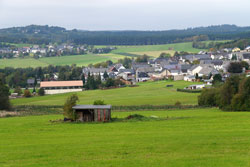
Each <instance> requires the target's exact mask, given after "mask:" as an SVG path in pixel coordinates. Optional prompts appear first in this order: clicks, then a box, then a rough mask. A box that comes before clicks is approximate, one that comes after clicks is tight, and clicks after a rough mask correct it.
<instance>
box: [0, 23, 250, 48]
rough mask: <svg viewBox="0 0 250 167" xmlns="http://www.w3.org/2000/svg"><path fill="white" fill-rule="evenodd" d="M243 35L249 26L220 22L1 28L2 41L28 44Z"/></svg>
mask: <svg viewBox="0 0 250 167" xmlns="http://www.w3.org/2000/svg"><path fill="white" fill-rule="evenodd" d="M242 38H250V27H238V26H235V25H219V26H209V27H198V28H188V29H184V30H168V31H83V30H76V29H74V30H66V29H65V28H61V27H50V26H37V25H30V26H26V27H13V28H6V29H0V41H1V42H7V43H29V44H49V43H51V42H52V43H55V42H57V43H65V42H70V43H75V44H89V45H156V44H166V43H176V42H187V41H205V40H237V39H242Z"/></svg>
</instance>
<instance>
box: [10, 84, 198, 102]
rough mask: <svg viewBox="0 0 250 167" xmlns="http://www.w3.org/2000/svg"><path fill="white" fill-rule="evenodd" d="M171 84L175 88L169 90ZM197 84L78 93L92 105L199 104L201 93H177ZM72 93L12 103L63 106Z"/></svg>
mask: <svg viewBox="0 0 250 167" xmlns="http://www.w3.org/2000/svg"><path fill="white" fill-rule="evenodd" d="M168 84H171V85H174V87H170V88H167V87H166V85H168ZM191 84H196V83H192V82H185V81H159V82H146V83H140V84H139V87H126V88H118V89H109V90H90V91H83V92H78V93H77V95H78V96H79V99H80V102H79V103H80V104H92V103H93V102H94V101H95V100H99V99H100V100H104V101H105V103H107V104H111V105H119V106H120V105H173V104H175V103H176V102H177V101H180V102H181V103H182V104H194V105H195V104H197V97H198V95H199V93H183V92H177V91H176V89H177V88H184V87H186V86H188V85H191ZM71 94H72V93H66V94H57V95H47V96H42V97H33V98H19V99H14V100H12V101H11V102H12V103H13V104H14V105H63V104H64V102H65V100H66V98H67V97H68V96H70V95H71Z"/></svg>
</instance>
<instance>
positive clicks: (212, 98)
mask: <svg viewBox="0 0 250 167" xmlns="http://www.w3.org/2000/svg"><path fill="white" fill-rule="evenodd" d="M217 101H218V90H217V89H215V88H213V89H203V90H202V92H201V95H200V96H198V104H199V106H217V104H218V103H217Z"/></svg>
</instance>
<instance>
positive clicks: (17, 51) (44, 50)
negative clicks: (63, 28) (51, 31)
mask: <svg viewBox="0 0 250 167" xmlns="http://www.w3.org/2000/svg"><path fill="white" fill-rule="evenodd" d="M114 49H115V47H106V48H94V46H87V45H74V44H61V45H54V44H50V45H46V46H40V45H33V46H30V47H21V48H18V47H13V46H10V47H5V48H0V57H2V58H17V57H21V56H28V55H33V56H35V57H37V58H41V57H52V56H60V55H63V54H67V55H70V54H72V55H76V54H85V53H87V52H93V53H107V52H110V51H111V50H114ZM1 55H2V56H1Z"/></svg>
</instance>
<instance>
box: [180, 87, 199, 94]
mask: <svg viewBox="0 0 250 167" xmlns="http://www.w3.org/2000/svg"><path fill="white" fill-rule="evenodd" d="M176 91H177V92H186V93H201V92H202V90H201V89H196V90H194V89H179V88H178V89H177V90H176Z"/></svg>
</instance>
